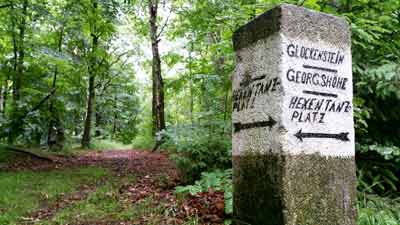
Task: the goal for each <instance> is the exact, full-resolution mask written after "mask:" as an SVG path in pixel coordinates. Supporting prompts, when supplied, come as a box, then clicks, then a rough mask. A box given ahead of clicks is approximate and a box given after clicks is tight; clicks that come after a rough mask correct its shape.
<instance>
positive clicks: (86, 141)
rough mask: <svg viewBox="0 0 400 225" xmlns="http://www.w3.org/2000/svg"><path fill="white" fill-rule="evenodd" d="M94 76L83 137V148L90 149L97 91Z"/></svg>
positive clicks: (90, 83)
mask: <svg viewBox="0 0 400 225" xmlns="http://www.w3.org/2000/svg"><path fill="white" fill-rule="evenodd" d="M94 81H95V80H94V75H92V74H91V75H90V77H89V88H88V91H89V95H88V102H87V109H86V118H85V124H84V128H83V136H82V147H83V148H89V146H90V140H91V134H90V132H91V127H92V115H93V106H94V101H95V93H94V92H95V89H94Z"/></svg>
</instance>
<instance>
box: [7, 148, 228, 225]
mask: <svg viewBox="0 0 400 225" xmlns="http://www.w3.org/2000/svg"><path fill="white" fill-rule="evenodd" d="M22 161H24V163H22ZM16 163H19V164H10V169H11V170H17V171H18V170H28V171H38V172H40V171H50V172H52V171H63V170H68V169H81V168H88V167H95V168H104V169H107V170H108V171H109V173H108V174H107V175H105V176H102V177H101V178H99V179H96V180H95V182H91V183H82V184H80V186H79V187H77V190H75V191H74V192H70V193H60V194H59V195H58V196H57V197H56V198H55V199H54V198H53V199H45V200H43V201H41V203H40V207H39V208H37V209H35V210H34V211H33V212H31V213H29V214H28V215H25V216H24V217H23V218H22V220H21V224H75V225H78V224H79V225H83V224H85V225H89V224H104V225H105V224H107V225H109V224H110V225H111V224H121V225H123V224H140V225H147V224H160V225H163V224H164V225H167V224H168V225H174V224H177V225H178V224H194V225H197V224H218V225H219V224H223V215H224V214H223V212H224V209H223V205H222V207H218V209H217V208H216V207H211V206H210V204H211V205H216V204H217V203H219V205H220V203H221V202H223V193H216V192H212V193H210V195H208V194H204V195H203V196H202V197H196V198H195V197H190V196H188V197H186V198H184V199H177V196H176V194H175V193H174V190H175V187H176V186H177V185H179V184H180V181H179V173H178V171H177V169H176V167H175V164H174V163H173V162H172V161H170V160H169V156H168V155H167V154H165V153H160V152H151V151H141V150H133V149H132V150H107V151H88V152H83V153H81V154H79V155H76V156H72V157H57V158H55V159H54V161H53V162H50V161H45V160H39V159H33V158H30V159H27V160H17V161H16ZM65 179H69V178H68V177H65ZM208 207H210V209H211V208H213V211H214V212H213V213H210V210H209V209H207V208H208ZM201 220H202V221H203V222H200V221H201Z"/></svg>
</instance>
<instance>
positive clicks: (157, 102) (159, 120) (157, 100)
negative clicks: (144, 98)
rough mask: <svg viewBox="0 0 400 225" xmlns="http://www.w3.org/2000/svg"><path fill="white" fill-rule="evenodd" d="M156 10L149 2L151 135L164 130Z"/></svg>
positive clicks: (154, 5)
mask: <svg viewBox="0 0 400 225" xmlns="http://www.w3.org/2000/svg"><path fill="white" fill-rule="evenodd" d="M157 9H158V0H150V1H149V13H150V20H149V23H150V37H151V49H152V53H153V60H152V80H153V100H152V117H153V134H155V133H156V132H159V131H161V130H163V129H165V118H164V84H163V79H162V76H161V60H160V53H159V49H158V43H159V41H160V40H159V39H158V35H159V34H158V29H157Z"/></svg>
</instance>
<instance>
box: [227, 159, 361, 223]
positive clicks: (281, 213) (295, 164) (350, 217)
mask: <svg viewBox="0 0 400 225" xmlns="http://www.w3.org/2000/svg"><path fill="white" fill-rule="evenodd" d="M233 165H234V174H233V175H234V177H233V182H234V216H235V223H236V224H252V225H281V224H282V225H283V224H285V225H289V224H290V225H355V222H356V205H355V204H356V191H355V187H356V180H355V163H354V158H332V157H330V158H327V157H324V156H320V155H318V154H314V155H297V156H284V155H278V154H267V155H262V154H257V153H251V154H247V155H243V156H234V157H233Z"/></svg>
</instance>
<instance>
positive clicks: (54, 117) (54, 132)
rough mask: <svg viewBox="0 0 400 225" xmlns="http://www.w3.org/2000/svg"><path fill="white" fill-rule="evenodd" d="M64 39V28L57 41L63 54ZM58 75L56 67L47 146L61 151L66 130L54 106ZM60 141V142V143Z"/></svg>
mask: <svg viewBox="0 0 400 225" xmlns="http://www.w3.org/2000/svg"><path fill="white" fill-rule="evenodd" d="M63 37H64V27H62V28H61V30H60V32H59V38H58V41H57V50H58V52H59V53H61V52H62V41H63ZM57 75H58V67H57V66H56V67H55V69H54V76H53V84H52V90H54V94H53V95H52V96H51V98H50V106H49V113H50V121H49V127H48V132H47V145H48V147H49V148H50V149H54V150H61V149H62V148H63V147H64V140H65V137H64V128H63V127H62V123H61V120H60V116H59V115H58V113H56V112H54V104H55V101H56V91H57V90H56V86H57ZM58 141H60V142H58Z"/></svg>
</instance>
